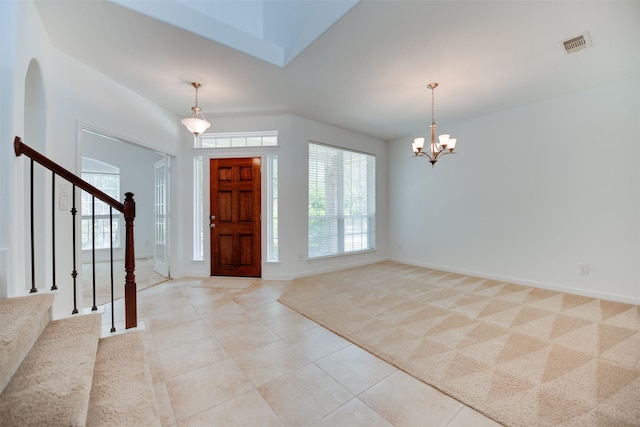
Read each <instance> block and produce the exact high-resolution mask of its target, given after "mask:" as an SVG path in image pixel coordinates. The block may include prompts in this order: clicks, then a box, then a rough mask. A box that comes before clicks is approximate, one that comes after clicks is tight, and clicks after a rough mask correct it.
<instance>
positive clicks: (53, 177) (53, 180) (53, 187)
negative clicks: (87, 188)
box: [51, 172, 58, 291]
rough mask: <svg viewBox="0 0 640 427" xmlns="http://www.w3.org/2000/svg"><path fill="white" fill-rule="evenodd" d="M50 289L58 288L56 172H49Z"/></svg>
mask: <svg viewBox="0 0 640 427" xmlns="http://www.w3.org/2000/svg"><path fill="white" fill-rule="evenodd" d="M51 267H52V269H51V272H52V282H51V290H52V291H55V290H57V289H58V287H57V286H56V173H55V172H51Z"/></svg>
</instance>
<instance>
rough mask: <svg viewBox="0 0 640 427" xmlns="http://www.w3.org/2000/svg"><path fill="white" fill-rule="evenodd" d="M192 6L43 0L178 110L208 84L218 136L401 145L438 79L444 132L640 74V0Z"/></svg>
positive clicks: (103, 55)
mask: <svg viewBox="0 0 640 427" xmlns="http://www.w3.org/2000/svg"><path fill="white" fill-rule="evenodd" d="M181 1H183V2H184V1H189V0H181ZM125 3H126V4H127V7H123V6H122V5H121V4H125ZM190 3H191V4H188V5H187V6H188V7H187V6H185V5H184V4H178V3H177V2H174V1H168V0H153V1H147V2H141V1H140V2H132V1H126V0H117V2H108V1H95V0H94V1H76V0H72V1H61V0H37V1H36V5H37V8H38V11H39V13H40V16H41V18H42V21H43V22H44V25H45V28H46V30H47V32H48V34H49V37H50V38H51V41H52V43H53V44H54V45H55V46H56V47H57V48H59V49H60V50H62V51H64V52H66V53H67V54H69V55H71V56H73V57H75V58H76V59H78V60H80V61H81V62H83V63H85V64H87V65H88V66H90V67H92V68H94V69H96V70H97V71H99V72H100V73H102V74H104V75H106V76H108V77H110V78H111V79H113V80H115V81H117V82H119V83H121V84H122V85H124V86H127V87H129V88H131V89H132V90H134V91H136V92H138V93H140V94H141V95H143V96H145V97H147V98H149V99H150V100H152V101H154V102H155V103H157V104H159V105H161V106H163V107H165V108H166V109H168V110H169V111H172V112H174V113H175V114H176V115H177V116H188V115H189V114H190V107H191V106H192V105H193V101H194V92H193V88H192V87H191V86H190V82H192V81H198V82H200V83H202V85H203V86H202V87H201V89H200V91H199V104H200V107H201V108H202V109H203V112H204V113H205V115H206V116H207V119H209V121H210V122H212V123H213V127H212V130H213V131H215V120H216V117H224V116H238V115H266V114H296V115H300V116H303V117H307V118H310V119H314V120H317V121H321V122H325V123H329V124H332V125H335V126H338V127H342V128H346V129H351V130H354V131H357V132H361V133H364V134H368V135H373V136H377V137H380V138H383V139H393V138H397V137H401V136H406V135H414V134H418V133H420V132H423V133H424V132H425V131H426V128H427V127H428V124H429V122H430V115H431V101H430V91H429V90H428V89H427V88H426V85H427V84H428V83H429V82H432V81H436V82H439V83H440V87H439V88H438V89H437V90H436V94H435V95H436V121H437V122H438V124H439V126H440V129H442V128H443V127H444V126H446V124H447V123H452V122H455V121H460V120H466V119H470V118H474V117H478V116H482V115H484V114H488V113H491V112H495V111H499V110H502V109H506V108H512V107H515V106H518V105H523V104H526V103H531V102H535V101H538V100H541V99H544V98H548V97H554V96H558V95H562V94H564V93H568V92H572V91H577V90H582V89H586V88H588V87H591V86H595V85H600V84H604V83H606V82H607V81H611V80H618V79H624V78H629V77H634V76H638V75H640V47H639V46H638V44H639V43H640V25H639V22H640V1H626V2H623V1H612V0H600V1H517V0H516V1H483V0H474V1H453V0H449V1H429V0H422V1H420V0H411V1H403V0H379V1H376V0H363V1H360V2H359V3H358V4H356V5H355V6H353V4H354V2H353V1H348V2H347V1H341V0H338V1H335V2H332V1H325V2H324V3H341V4H340V5H339V6H340V7H327V8H324V9H323V8H322V5H321V4H320V3H323V2H322V1H318V0H316V1H313V2H309V3H313V7H311V6H310V5H307V6H306V7H302V6H301V3H302V4H304V3H305V2H304V0H299V1H295V0H291V1H277V2H276V1H274V0H264V4H261V3H262V1H246V2H243V1H240V2H236V3H237V4H238V3H239V4H243V3H245V4H244V6H246V7H248V9H247V10H246V16H247V22H243V21H242V19H239V18H238V16H239V15H238V14H237V13H235V12H238V11H237V10H236V11H235V12H233V13H229V12H228V11H227V15H228V16H223V15H224V14H223V13H222V12H220V16H219V17H218V18H219V19H215V18H214V17H217V16H216V11H215V9H211V8H208V9H207V10H203V9H198V8H199V7H202V6H203V5H205V3H206V2H199V1H193V0H191V1H190ZM214 3H215V2H214ZM143 4H146V7H147V8H146V10H145V11H144V14H143V13H140V11H139V10H140V9H141V8H143ZM319 4H320V5H319ZM334 6H335V5H334ZM251 8H253V9H251ZM289 8H290V9H291V12H290V13H286V12H285V11H286V10H288V9H289ZM133 9H136V10H133ZM194 11H197V13H194ZM276 11H277V13H276ZM342 14H344V15H342ZM212 15H213V16H212ZM261 15H262V18H263V19H262V28H260V16H261ZM152 16H155V18H153V17H152ZM172 16H173V17H175V18H176V19H175V21H174V22H176V24H175V25H170V24H168V23H167V22H168V21H169V20H170V19H169V18H171V17H172ZM340 16H342V17H340ZM285 18H286V19H285ZM234 19H235V21H234ZM335 19H338V20H337V22H336V23H335V24H334V25H332V26H330V23H331V22H332V21H333V20H335ZM222 20H225V22H227V23H226V24H225V23H222V22H221V21H222ZM190 23H192V24H193V25H192V26H191V25H189V24H190ZM302 24H304V25H302ZM327 26H329V28H328V30H326V31H325V28H327ZM243 27H244V28H243ZM585 31H588V32H589V35H590V38H591V42H592V44H593V46H592V48H590V49H585V50H582V51H580V52H577V53H573V54H569V55H567V54H566V53H565V52H564V50H563V47H562V44H561V41H562V40H565V39H568V38H571V37H573V36H575V35H577V34H580V33H583V32H585ZM196 32H199V33H200V35H199V34H196ZM316 36H319V37H318V38H317V39H315V41H313V39H314V37H316ZM213 40H219V42H215V41H213ZM308 43H310V44H309V46H308V47H306V48H305V46H306V45H307V44H308ZM243 51H248V52H250V54H247V53H244V52H243ZM274 52H275V56H273V55H274ZM278 55H279V56H278ZM532 119H535V118H532ZM177 120H179V118H178V117H177ZM532 122H533V120H532Z"/></svg>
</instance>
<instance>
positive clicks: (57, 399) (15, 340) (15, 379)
mask: <svg viewBox="0 0 640 427" xmlns="http://www.w3.org/2000/svg"><path fill="white" fill-rule="evenodd" d="M53 298H54V295H53V294H35V295H29V296H24V297H17V298H8V299H0V325H2V326H1V327H0V390H2V394H1V395H0V426H2V427H11V426H21V427H24V426H52V427H53V426H118V427H120V426H160V425H161V422H160V417H159V415H158V408H157V406H156V401H155V395H154V391H153V384H152V381H151V374H150V372H149V366H148V362H147V357H146V351H145V347H144V343H143V341H142V335H141V333H140V332H129V333H125V334H121V335H114V336H111V337H107V338H100V331H101V323H102V322H101V315H99V314H89V315H84V316H74V317H71V318H67V319H61V320H55V321H50V317H51V305H52V303H53Z"/></svg>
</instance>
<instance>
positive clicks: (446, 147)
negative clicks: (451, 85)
mask: <svg viewBox="0 0 640 427" xmlns="http://www.w3.org/2000/svg"><path fill="white" fill-rule="evenodd" d="M427 87H428V88H429V89H431V126H429V128H430V129H431V143H430V144H429V149H428V150H427V151H423V149H424V141H425V138H422V137H421V138H415V139H414V140H413V144H411V147H412V148H413V154H414V155H415V156H416V157H418V156H424V157H426V158H427V159H429V162H430V163H431V167H433V166H435V164H436V162H437V161H438V157H440V156H444V155H445V154H451V153H453V150H455V148H456V139H455V138H451V135H449V134H442V135H440V136H439V137H438V139H437V140H436V127H437V125H436V120H435V113H434V107H433V105H434V96H433V92H434V90H435V88H437V87H438V83H429V85H427Z"/></svg>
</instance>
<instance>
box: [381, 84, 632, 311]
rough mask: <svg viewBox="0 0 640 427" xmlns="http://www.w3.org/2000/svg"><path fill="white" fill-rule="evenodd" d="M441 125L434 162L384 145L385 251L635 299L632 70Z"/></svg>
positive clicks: (402, 146) (400, 143)
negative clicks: (443, 147)
mask: <svg viewBox="0 0 640 427" xmlns="http://www.w3.org/2000/svg"><path fill="white" fill-rule="evenodd" d="M439 130H440V131H441V132H442V133H444V132H445V131H446V132H448V133H451V134H452V135H453V136H456V137H458V148H457V151H458V152H459V154H458V155H452V156H447V157H444V158H443V159H442V160H440V161H439V162H438V163H437V164H436V166H435V168H434V169H432V168H431V166H430V165H429V163H427V162H426V161H425V160H423V159H415V158H412V157H411V156H410V153H411V148H410V144H411V140H410V138H408V137H407V138H402V139H399V140H396V141H393V142H392V143H390V144H389V210H390V214H389V215H390V221H389V224H390V228H389V232H390V236H391V241H390V254H391V257H392V258H393V259H396V260H399V261H403V262H407V263H411V264H416V265H423V266H429V267H436V268H441V269H444V270H450V271H459V272H463V273H470V274H475V275H478V276H483V277H490V278H499V279H503V280H508V281H512V282H515V283H523V284H533V285H536V286H541V287H548V288H557V289H562V290H567V291H572V292H577V293H581V294H587V295H594V296H600V297H603V298H609V299H614V300H622V301H628V302H632V303H635V304H638V303H640V274H639V269H638V266H637V265H638V257H639V256H640V167H638V164H637V162H638V158H640V156H639V155H640V144H639V141H640V78H635V79H631V80H625V81H618V82H614V83H611V84H607V85H604V86H600V87H595V88H592V89H588V90H585V91H582V92H578V93H572V94H568V95H565V96H561V97H557V98H553V99H548V100H545V101H541V102H538V103H535V104H530V105H525V106H521V107H519V108H514V109H510V110H506V111H502V112H499V113H496V114H491V115H487V116H484V117H479V118H476V119H474V120H470V121H467V122H463V123H457V124H444V123H439ZM579 264H589V274H588V275H582V274H578V265H579Z"/></svg>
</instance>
